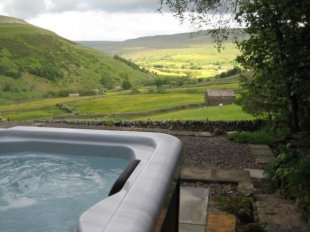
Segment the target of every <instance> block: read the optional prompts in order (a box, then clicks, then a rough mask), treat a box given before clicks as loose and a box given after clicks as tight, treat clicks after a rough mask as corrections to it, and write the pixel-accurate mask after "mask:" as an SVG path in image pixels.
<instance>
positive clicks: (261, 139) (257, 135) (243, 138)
mask: <svg viewBox="0 0 310 232" xmlns="http://www.w3.org/2000/svg"><path fill="white" fill-rule="evenodd" d="M228 138H229V139H231V140H232V141H234V142H237V143H252V144H269V145H270V144H272V143H273V142H274V137H273V135H272V134H271V133H269V132H267V131H254V132H248V131H244V132H239V133H233V134H230V135H229V136H228Z"/></svg>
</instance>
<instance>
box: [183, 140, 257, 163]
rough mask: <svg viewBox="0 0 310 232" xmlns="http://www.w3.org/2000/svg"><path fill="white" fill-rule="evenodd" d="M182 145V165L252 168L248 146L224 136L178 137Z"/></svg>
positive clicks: (251, 158) (252, 159) (252, 160)
mask: <svg viewBox="0 0 310 232" xmlns="http://www.w3.org/2000/svg"><path fill="white" fill-rule="evenodd" d="M178 137H179V139H180V140H182V142H183V144H184V152H185V160H184V165H185V166H190V167H202V168H227V169H244V168H254V164H255V162H254V158H253V157H252V155H251V151H250V148H249V146H248V145H246V144H238V143H235V142H232V141H230V140H228V139H227V138H226V137H225V136H212V137H195V136H178Z"/></svg>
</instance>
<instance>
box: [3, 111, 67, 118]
mask: <svg viewBox="0 0 310 232" xmlns="http://www.w3.org/2000/svg"><path fill="white" fill-rule="evenodd" d="M62 114H65V112H64V111H63V110H61V109H58V108H49V109H36V110H30V111H24V112H19V113H12V112H10V113H3V114H2V113H0V118H5V119H7V120H8V121H27V120H35V119H44V118H48V117H52V116H56V115H62Z"/></svg>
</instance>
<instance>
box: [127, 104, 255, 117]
mask: <svg viewBox="0 0 310 232" xmlns="http://www.w3.org/2000/svg"><path fill="white" fill-rule="evenodd" d="M252 119H254V117H253V116H252V115H250V114H247V113H245V112H243V111H242V109H241V107H240V106H237V105H224V106H208V107H201V108H198V109H189V110H179V111H175V112H171V113H163V114H156V115H152V116H147V117H136V118H133V119H132V120H155V121H164V120H209V121H217V120H223V121H232V120H252Z"/></svg>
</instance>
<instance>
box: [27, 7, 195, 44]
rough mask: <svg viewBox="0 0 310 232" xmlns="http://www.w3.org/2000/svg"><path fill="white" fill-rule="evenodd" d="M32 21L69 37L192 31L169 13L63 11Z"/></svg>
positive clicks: (109, 37)
mask: <svg viewBox="0 0 310 232" xmlns="http://www.w3.org/2000/svg"><path fill="white" fill-rule="evenodd" d="M28 22H30V23H31V24H34V25H36V26H39V27H43V28H46V29H49V30H52V31H54V32H56V33H57V34H58V35H60V36H63V37H65V38H68V39H70V40H106V41H107V40H113V41H114V40H116V41H117V40H125V39H130V38H137V37H141V36H151V35H159V34H174V33H181V32H189V31H192V27H191V26H190V25H189V23H187V24H186V23H185V24H183V25H180V22H179V21H178V20H177V19H176V18H174V17H173V15H172V14H163V15H162V14H159V13H145V12H136V13H133V12H131V13H129V12H128V13H126V12H104V11H86V12H76V11H75V12H73V11H72V12H64V13H49V14H42V15H40V16H38V17H36V18H33V19H31V20H28Z"/></svg>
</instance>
